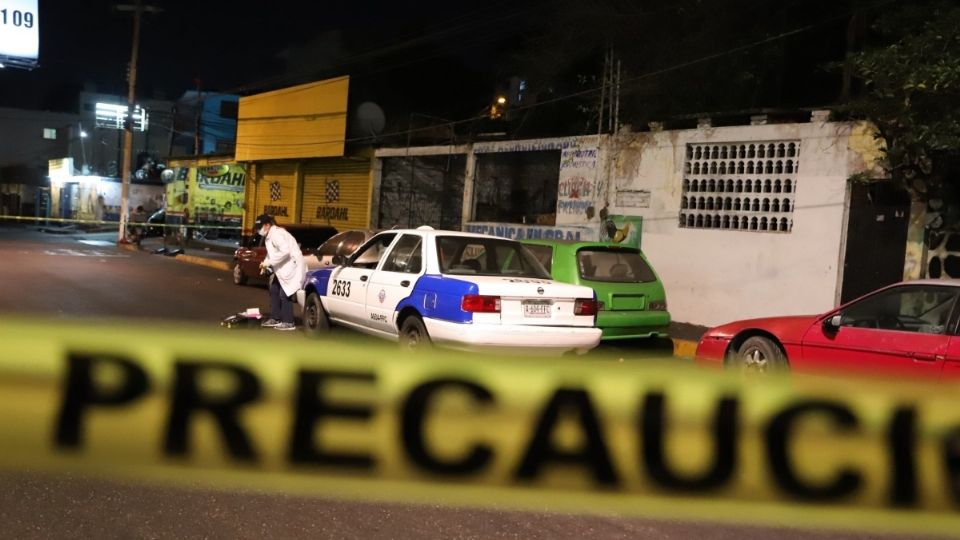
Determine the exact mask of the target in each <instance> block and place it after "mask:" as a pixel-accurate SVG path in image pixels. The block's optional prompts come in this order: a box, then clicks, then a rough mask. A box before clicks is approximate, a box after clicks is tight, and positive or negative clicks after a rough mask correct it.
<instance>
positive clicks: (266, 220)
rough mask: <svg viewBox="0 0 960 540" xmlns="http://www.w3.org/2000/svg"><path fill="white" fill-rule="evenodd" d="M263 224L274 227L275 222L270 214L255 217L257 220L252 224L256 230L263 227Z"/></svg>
mask: <svg viewBox="0 0 960 540" xmlns="http://www.w3.org/2000/svg"><path fill="white" fill-rule="evenodd" d="M265 224H270V225H276V224H277V222H276V221H274V219H273V217H271V216H270V214H260V215H259V216H257V220H256V221H255V222H254V225H255V226H256V228H258V229H259V228H260V227H263V226H264V225H265Z"/></svg>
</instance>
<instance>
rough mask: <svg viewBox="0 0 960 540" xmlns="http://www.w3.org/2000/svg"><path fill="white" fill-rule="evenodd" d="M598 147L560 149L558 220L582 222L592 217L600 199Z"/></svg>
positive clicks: (571, 222)
mask: <svg viewBox="0 0 960 540" xmlns="http://www.w3.org/2000/svg"><path fill="white" fill-rule="evenodd" d="M599 153H600V150H599V149H598V148H597V147H593V148H589V147H588V148H583V147H580V146H576V147H570V148H565V149H563V150H562V151H561V152H560V178H559V183H558V189H557V223H558V224H562V223H570V224H573V223H583V222H584V221H588V220H592V219H593V218H594V215H595V214H596V204H597V200H598V199H599V198H600V193H599V186H598V184H597V162H598V158H599Z"/></svg>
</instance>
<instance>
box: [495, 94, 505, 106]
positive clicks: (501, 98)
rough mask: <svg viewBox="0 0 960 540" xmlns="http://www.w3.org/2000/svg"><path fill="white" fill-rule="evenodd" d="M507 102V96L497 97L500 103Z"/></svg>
mask: <svg viewBox="0 0 960 540" xmlns="http://www.w3.org/2000/svg"><path fill="white" fill-rule="evenodd" d="M506 102H507V98H505V97H503V96H500V97H498V98H497V103H499V104H500V105H503V104H505V103H506Z"/></svg>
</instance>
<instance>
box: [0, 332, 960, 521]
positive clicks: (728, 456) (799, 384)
mask: <svg viewBox="0 0 960 540" xmlns="http://www.w3.org/2000/svg"><path fill="white" fill-rule="evenodd" d="M277 334H279V333H272V332H270V333H268V332H243V331H226V330H220V331H217V330H196V329H192V328H191V329H185V328H182V327H174V326H160V327H158V326H145V325H133V324H125V323H103V322H100V323H81V322H63V321H54V320H28V319H10V318H8V319H0V344H2V346H0V436H2V441H0V467H3V468H8V469H17V470H24V469H27V470H38V471H71V472H76V473H86V474H95V475H106V476H110V477H120V478H131V479H142V480H152V481H166V482H178V483H183V484H188V485H201V486H211V487H214V488H218V489H233V488H244V489H259V490H267V491H274V490H279V491H283V492H290V493H312V494H321V495H325V496H336V497H344V498H349V499H364V500H393V501H404V502H430V503H440V504H454V505H481V506H496V507H500V508H514V509H534V510H540V511H572V512H589V513H615V514H623V515H640V516H648V517H650V516H652V517H669V518H684V519H687V518H689V519H708V520H723V521H749V522H754V523H765V524H778V525H794V526H815V527H827V528H851V527H852V528H868V529H870V530H875V531H901V532H903V531H911V532H925V533H941V534H957V533H958V532H960V514H958V503H960V395H958V393H957V391H956V390H957V389H956V387H952V386H946V385H938V386H922V385H919V384H918V385H910V384H906V383H902V382H901V383H897V384H896V386H894V385H892V384H890V383H880V382H863V381H849V380H841V379H810V378H799V377H793V378H777V379H774V378H769V379H747V380H742V379H740V378H738V377H730V376H724V375H722V374H718V373H709V372H702V371H699V370H697V369H695V368H693V367H692V366H689V365H687V364H683V365H672V366H671V365H666V366H665V365H657V366H645V365H641V364H640V362H641V361H634V362H629V361H627V362H622V363H619V362H616V361H604V360H596V359H588V360H581V359H568V358H562V359H531V358H507V357H502V356H500V357H489V356H481V355H469V354H464V353H455V352H448V351H442V350H438V351H435V352H434V353H432V354H428V355H427V354H418V355H416V356H405V355H401V354H399V353H398V351H397V349H396V346H395V345H393V344H387V345H385V346H383V347H380V346H371V344H370V343H369V341H365V342H364V343H363V344H362V345H354V344H341V343H337V342H333V341H332V340H327V341H321V342H318V341H309V340H305V339H300V338H299V337H298V336H291V335H289V334H286V333H284V334H280V335H277ZM338 339H340V336H338Z"/></svg>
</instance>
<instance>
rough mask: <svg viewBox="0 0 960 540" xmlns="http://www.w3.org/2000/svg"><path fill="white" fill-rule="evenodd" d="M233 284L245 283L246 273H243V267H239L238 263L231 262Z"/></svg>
mask: <svg viewBox="0 0 960 540" xmlns="http://www.w3.org/2000/svg"><path fill="white" fill-rule="evenodd" d="M233 284H234V285H246V284H247V275H246V274H244V273H243V269H242V268H240V263H234V264H233Z"/></svg>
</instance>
